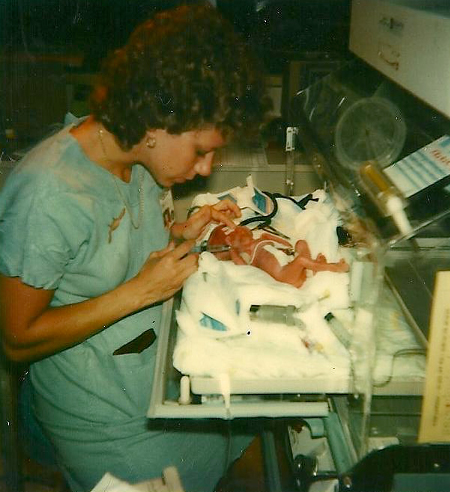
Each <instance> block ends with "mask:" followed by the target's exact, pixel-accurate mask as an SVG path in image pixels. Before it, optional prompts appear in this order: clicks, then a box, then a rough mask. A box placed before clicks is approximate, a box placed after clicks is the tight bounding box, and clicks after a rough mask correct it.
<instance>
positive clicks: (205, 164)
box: [195, 152, 214, 176]
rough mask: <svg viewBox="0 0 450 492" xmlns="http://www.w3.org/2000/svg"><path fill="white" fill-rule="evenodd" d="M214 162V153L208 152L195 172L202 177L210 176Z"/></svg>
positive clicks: (199, 162)
mask: <svg viewBox="0 0 450 492" xmlns="http://www.w3.org/2000/svg"><path fill="white" fill-rule="evenodd" d="M213 162H214V152H208V153H207V154H206V155H205V156H204V157H202V158H201V159H200V160H199V161H197V164H196V166H195V168H196V169H195V172H196V173H197V174H200V175H201V176H209V175H210V174H211V171H212V165H213Z"/></svg>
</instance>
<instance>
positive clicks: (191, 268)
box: [0, 241, 198, 361]
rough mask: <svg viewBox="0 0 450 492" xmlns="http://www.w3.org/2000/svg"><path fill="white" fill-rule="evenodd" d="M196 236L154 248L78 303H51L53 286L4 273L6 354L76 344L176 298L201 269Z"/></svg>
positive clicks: (0, 313)
mask: <svg viewBox="0 0 450 492" xmlns="http://www.w3.org/2000/svg"><path fill="white" fill-rule="evenodd" d="M193 245H194V241H186V242H185V243H183V244H181V245H180V246H178V247H177V248H173V245H171V246H169V247H168V248H166V249H165V250H162V251H157V252H155V253H152V254H151V255H150V256H149V258H148V260H147V261H146V263H145V264H144V266H143V267H142V269H141V271H140V272H139V273H138V275H136V276H135V277H133V278H132V279H130V280H128V281H127V282H125V283H123V284H121V285H119V286H118V287H116V288H115V289H114V290H111V291H109V292H106V293H105V294H102V295H101V296H99V297H96V298H92V299H89V300H86V301H83V302H80V303H77V304H71V305H67V306H61V307H50V302H51V300H52V297H53V294H54V291H52V290H45V289H38V288H35V287H31V286H29V285H26V284H24V283H23V282H22V281H21V279H20V278H18V277H6V276H4V275H0V326H1V330H2V335H3V336H2V341H3V348H4V351H5V354H6V355H7V356H8V357H10V358H11V359H13V360H15V361H30V360H35V359H39V358H42V357H45V356H47V355H51V354H53V353H55V352H58V351H60V350H63V349H65V348H67V347H70V346H73V345H76V344H78V343H80V342H82V341H83V340H85V339H86V338H89V337H90V336H92V335H94V334H95V333H97V332H99V331H101V330H103V329H104V328H107V327H108V326H109V325H111V324H113V323H114V322H116V321H118V320H119V319H121V318H123V317H125V316H127V315H129V314H131V313H134V312H136V311H138V310H140V309H143V308H145V307H148V306H150V305H152V304H154V303H156V302H159V301H163V300H166V299H169V298H170V297H172V296H173V295H174V294H175V293H176V292H177V291H178V290H179V289H180V288H181V287H182V285H183V282H184V280H185V279H186V278H187V277H189V276H190V275H191V274H192V273H194V272H195V271H196V269H197V260H198V256H197V255H187V256H186V254H187V253H188V252H189V250H190V249H191V248H192V246H193Z"/></svg>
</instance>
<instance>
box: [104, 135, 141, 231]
mask: <svg viewBox="0 0 450 492" xmlns="http://www.w3.org/2000/svg"><path fill="white" fill-rule="evenodd" d="M98 138H99V140H100V146H101V148H102V152H103V156H104V158H105V159H106V160H107V161H110V159H109V158H108V155H107V154H106V149H105V144H104V142H103V129H102V128H99V129H98ZM111 179H112V180H113V183H114V185H115V187H116V190H117V193H118V195H119V197H120V199H121V201H122V203H123V204H124V205H125V209H126V211H127V212H128V215H129V216H130V222H131V225H132V226H133V227H134V229H139V227H140V226H141V223H142V217H143V215H144V194H143V193H142V185H143V183H144V170H143V169H141V172H140V173H139V186H138V193H139V215H138V219H137V222H135V221H134V218H133V214H132V213H131V206H130V204H129V203H128V201H127V199H126V198H125V196H124V195H123V193H122V190H121V189H120V187H119V185H118V184H117V179H118V178H117V177H116V176H114V175H113V174H111Z"/></svg>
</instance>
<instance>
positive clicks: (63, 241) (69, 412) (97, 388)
mask: <svg viewBox="0 0 450 492" xmlns="http://www.w3.org/2000/svg"><path fill="white" fill-rule="evenodd" d="M255 66H256V65H255V64H254V61H253V60H252V59H251V57H250V56H249V55H248V53H247V51H246V49H245V46H244V44H243V42H242V41H241V40H240V39H239V38H238V37H237V36H236V34H235V33H234V32H233V30H232V28H231V27H230V26H229V24H228V23H227V22H226V21H224V20H223V19H222V18H221V17H220V15H219V14H218V12H217V11H216V10H215V9H214V8H212V7H207V6H191V7H188V6H182V7H179V8H177V9H174V10H170V11H166V12H162V13H160V14H158V15H156V16H155V17H154V18H153V19H152V20H149V21H147V22H145V23H144V24H142V25H141V26H140V27H138V28H137V29H136V31H135V32H134V33H133V34H132V35H131V37H130V40H129V42H128V43H127V45H126V46H125V47H124V48H123V49H119V50H118V51H116V52H115V53H113V54H112V55H111V56H110V57H109V58H108V59H107V60H106V62H105V64H104V65H103V68H102V70H101V72H100V75H99V79H98V82H97V84H96V86H95V88H94V90H93V94H92V98H91V99H92V100H91V102H92V112H91V115H90V116H89V117H87V118H85V119H82V120H80V121H78V122H76V123H75V124H72V125H70V126H68V127H66V128H64V129H63V130H61V131H60V132H59V133H58V134H56V135H54V136H52V137H50V138H48V139H46V140H44V141H43V142H41V143H40V144H38V145H37V146H36V147H35V148H34V149H32V150H31V151H30V152H29V153H28V154H27V155H26V156H25V157H24V158H23V159H22V161H21V162H20V163H19V164H18V165H17V166H16V168H15V170H14V171H13V173H12V174H11V175H10V177H9V179H8V180H7V183H6V184H5V186H4V188H3V190H2V192H1V193H0V299H1V301H0V308H1V309H0V312H1V314H0V321H1V325H2V334H3V346H4V351H5V353H6V354H7V355H8V356H9V357H10V358H11V359H13V360H16V361H26V362H31V366H30V381H31V388H32V396H33V410H34V413H35V415H36V417H37V420H38V422H39V423H40V425H41V427H42V428H43V430H44V432H45V435H46V436H47V437H48V438H49V440H50V441H51V443H52V444H53V447H54V449H55V452H56V456H57V459H58V463H59V465H60V467H61V469H62V470H63V473H64V475H65V477H66V479H67V481H68V483H69V485H70V487H71V488H72V490H73V491H76V492H82V491H88V490H91V489H92V487H94V485H95V484H96V483H97V482H98V481H99V480H100V478H101V477H102V476H103V475H104V473H105V472H110V473H112V474H113V475H115V476H117V477H118V478H120V479H123V480H126V481H129V482H133V483H135V482H139V481H143V480H146V479H149V478H152V477H156V476H159V475H160V474H161V471H162V470H163V469H164V468H165V467H167V466H169V465H175V466H176V467H177V468H178V471H179V472H180V475H181V478H182V482H183V484H184V487H185V488H186V490H187V491H192V492H206V491H208V490H212V489H213V488H214V485H215V483H216V482H217V481H218V480H219V478H220V477H221V475H222V474H223V473H224V464H225V463H226V461H227V457H228V459H230V458H231V459H233V458H236V457H237V456H238V455H239V453H240V452H242V450H243V448H244V446H245V445H246V444H248V443H249V442H250V441H249V438H248V437H247V436H244V435H237V434H234V435H233V436H232V440H231V442H229V441H228V436H227V435H226V433H224V432H222V431H223V430H224V429H223V428H222V426H221V425H220V423H215V424H211V425H209V426H206V424H204V425H203V424H202V426H201V427H198V426H197V427H194V426H191V427H188V426H187V424H178V425H172V426H169V425H161V424H160V423H159V422H155V421H151V420H148V419H147V418H146V411H147V408H148V404H149V399H150V393H151V382H152V373H153V370H154V363H155V354H156V343H152V340H153V338H154V337H153V338H152V336H153V335H154V334H156V336H157V335H158V330H159V324H160V321H161V303H162V301H164V300H166V299H169V298H170V297H172V296H173V295H174V294H175V293H176V292H177V291H178V290H179V289H180V288H181V287H182V285H183V282H184V280H185V279H186V278H187V277H188V276H189V275H191V274H192V273H193V272H194V271H195V270H196V268H197V261H198V257H197V255H194V254H189V251H190V249H191V248H192V246H193V244H194V242H195V239H196V238H197V237H199V235H200V234H201V233H202V231H203V230H204V229H205V228H206V227H207V226H208V225H209V224H210V223H211V222H216V223H224V224H226V225H228V226H230V227H233V223H232V221H231V218H232V217H234V216H238V215H240V212H239V209H238V208H237V207H236V205H234V204H233V203H231V202H227V201H224V202H222V203H221V204H219V205H215V206H211V207H210V206H205V207H203V208H202V209H200V210H199V211H198V212H197V213H195V214H193V215H192V216H191V217H190V218H189V219H188V220H187V221H186V222H184V223H181V224H176V223H175V224H173V223H172V215H171V213H170V207H169V206H168V205H167V204H168V203H169V200H168V196H167V195H168V191H167V190H168V189H170V187H171V186H172V185H173V184H175V183H182V182H184V181H186V180H190V179H192V178H194V176H196V175H197V174H199V175H203V176H207V175H209V174H210V172H211V168H212V163H213V158H214V153H215V152H216V150H217V149H219V148H220V147H222V146H223V145H225V144H226V143H227V142H228V141H229V140H230V139H231V138H232V137H235V136H236V135H240V134H241V133H242V132H244V131H246V130H250V129H252V128H256V127H257V126H258V124H259V123H260V122H261V121H262V118H263V115H264V113H265V111H266V109H267V103H266V99H265V96H264V93H263V88H262V86H261V83H260V81H261V79H262V75H261V73H260V72H258V70H256V69H255V68H252V67H255ZM163 209H164V211H163ZM163 212H165V213H163ZM138 342H139V347H138V348H136V345H137V343H138ZM166 424H167V423H166Z"/></svg>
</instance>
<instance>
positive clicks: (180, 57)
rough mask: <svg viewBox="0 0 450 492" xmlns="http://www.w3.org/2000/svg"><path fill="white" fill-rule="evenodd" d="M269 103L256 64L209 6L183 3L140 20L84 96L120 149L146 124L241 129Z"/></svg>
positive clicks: (172, 129)
mask: <svg viewBox="0 0 450 492" xmlns="http://www.w3.org/2000/svg"><path fill="white" fill-rule="evenodd" d="M269 107H270V103H269V99H268V98H267V96H266V95H265V92H264V84H263V73H262V67H261V66H260V65H259V63H258V62H257V60H256V59H255V58H254V57H253V56H252V54H251V53H250V52H249V50H248V47H247V46H246V44H245V42H244V41H243V40H242V39H241V38H240V37H239V36H238V35H237V34H236V33H235V32H234V30H233V28H232V26H231V25H230V24H229V23H228V21H226V20H225V19H224V18H222V16H221V15H220V14H219V13H218V12H217V10H216V9H214V8H213V7H211V6H208V5H191V6H186V5H184V6H181V7H178V8H176V9H173V10H168V11H164V12H161V13H159V14H157V15H156V16H155V17H154V18H153V19H151V20H148V21H146V22H144V23H143V24H141V25H140V26H139V27H138V28H137V29H136V30H135V31H134V32H133V34H132V35H131V37H130V39H129V41H128V43H127V44H126V45H125V46H124V47H123V48H122V49H119V50H117V51H115V52H114V53H112V54H111V55H110V56H109V57H108V58H107V59H106V60H105V62H104V64H103V66H102V70H101V71H100V74H99V78H98V82H97V84H96V86H95V88H94V91H93V93H92V96H91V110H92V114H93V115H94V117H95V119H96V120H98V121H100V122H101V123H102V124H103V125H104V126H105V128H106V129H107V130H108V131H110V132H111V133H113V134H114V135H115V136H116V138H117V140H118V142H119V144H120V145H121V146H122V148H124V149H130V148H131V147H132V146H133V145H135V144H136V143H138V142H139V141H140V140H141V139H142V138H143V137H144V135H145V132H146V131H147V130H149V129H165V130H166V131H168V132H169V133H172V134H180V133H182V132H185V131H189V130H194V129H203V128H207V127H215V128H217V129H219V130H220V131H222V132H223V133H224V135H228V134H230V133H233V134H244V133H245V132H246V131H247V130H253V129H255V128H256V127H257V126H258V125H259V124H260V123H261V122H262V119H263V117H264V114H265V113H266V111H267V110H268V109H269Z"/></svg>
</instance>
